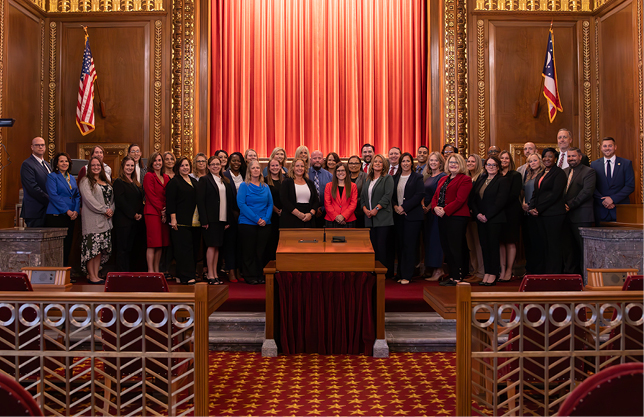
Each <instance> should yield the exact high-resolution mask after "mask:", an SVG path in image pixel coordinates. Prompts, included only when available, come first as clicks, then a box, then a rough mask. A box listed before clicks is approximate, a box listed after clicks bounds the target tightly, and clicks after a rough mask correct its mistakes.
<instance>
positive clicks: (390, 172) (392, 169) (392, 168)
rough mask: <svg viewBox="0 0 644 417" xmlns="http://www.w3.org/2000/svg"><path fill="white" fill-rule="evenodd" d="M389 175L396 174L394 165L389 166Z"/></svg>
mask: <svg viewBox="0 0 644 417" xmlns="http://www.w3.org/2000/svg"><path fill="white" fill-rule="evenodd" d="M389 175H394V167H391V168H389Z"/></svg>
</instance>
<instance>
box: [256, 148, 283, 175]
mask: <svg viewBox="0 0 644 417" xmlns="http://www.w3.org/2000/svg"><path fill="white" fill-rule="evenodd" d="M273 159H276V160H277V162H279V163H280V167H282V172H283V174H284V175H286V174H288V169H286V167H285V166H284V164H286V150H285V149H284V148H282V147H281V146H278V147H276V148H275V149H273V152H271V156H269V157H268V161H269V163H270V161H272V160H273ZM262 175H264V178H267V177H268V165H267V166H265V167H264V170H263V171H262Z"/></svg>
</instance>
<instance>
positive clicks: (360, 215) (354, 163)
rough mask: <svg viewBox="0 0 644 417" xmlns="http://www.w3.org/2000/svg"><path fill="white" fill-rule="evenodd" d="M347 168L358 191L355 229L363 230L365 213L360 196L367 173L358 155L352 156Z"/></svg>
mask: <svg viewBox="0 0 644 417" xmlns="http://www.w3.org/2000/svg"><path fill="white" fill-rule="evenodd" d="M347 168H348V169H349V179H350V180H351V182H352V183H354V184H355V185H356V188H357V190H358V203H357V205H356V209H355V211H354V214H355V215H356V226H355V227H359V228H362V227H364V212H363V211H362V204H361V202H360V196H361V195H362V186H363V185H364V182H365V179H366V178H367V173H366V172H364V171H363V170H362V160H361V159H360V157H359V156H358V155H352V156H351V157H350V158H349V161H348V162H347Z"/></svg>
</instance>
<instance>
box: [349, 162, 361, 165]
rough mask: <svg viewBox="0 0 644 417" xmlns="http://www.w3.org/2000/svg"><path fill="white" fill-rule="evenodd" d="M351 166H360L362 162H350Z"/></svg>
mask: <svg viewBox="0 0 644 417" xmlns="http://www.w3.org/2000/svg"><path fill="white" fill-rule="evenodd" d="M349 165H360V162H349Z"/></svg>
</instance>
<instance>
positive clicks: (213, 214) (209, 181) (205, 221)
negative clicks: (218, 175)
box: [197, 173, 236, 248]
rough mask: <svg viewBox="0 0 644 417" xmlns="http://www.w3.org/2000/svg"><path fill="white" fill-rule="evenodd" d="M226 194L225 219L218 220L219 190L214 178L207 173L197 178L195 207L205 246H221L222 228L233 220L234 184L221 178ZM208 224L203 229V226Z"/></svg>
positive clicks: (222, 238)
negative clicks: (197, 211) (197, 210)
mask: <svg viewBox="0 0 644 417" xmlns="http://www.w3.org/2000/svg"><path fill="white" fill-rule="evenodd" d="M221 183H222V184H223V186H224V192H225V196H226V221H225V222H224V221H220V220H219V215H220V206H221V190H220V188H219V186H218V185H217V182H216V180H215V178H214V177H213V176H212V175H211V174H210V173H208V174H207V175H204V176H203V177H201V178H199V184H198V185H197V208H198V209H199V222H200V223H201V226H202V228H201V231H202V232H201V233H202V235H203V240H204V243H205V245H206V246H207V247H209V248H210V247H217V248H218V247H221V246H223V244H224V230H225V228H226V225H227V224H230V223H231V222H233V221H235V219H233V218H232V217H233V216H234V215H233V212H234V209H235V205H236V202H235V200H236V199H235V192H234V191H233V187H234V185H231V184H230V182H228V181H226V180H224V179H223V177H222V179H221ZM205 225H208V228H207V229H205V228H203V226H205Z"/></svg>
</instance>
